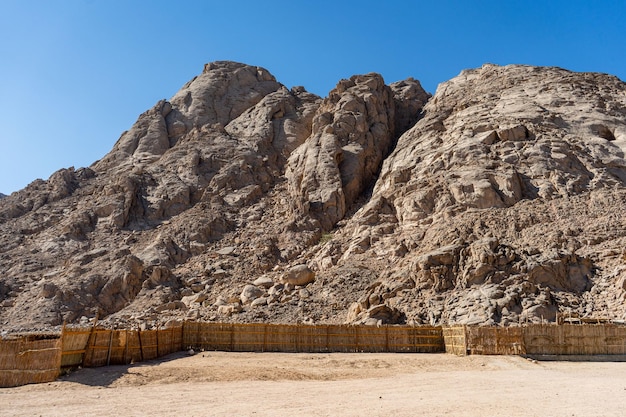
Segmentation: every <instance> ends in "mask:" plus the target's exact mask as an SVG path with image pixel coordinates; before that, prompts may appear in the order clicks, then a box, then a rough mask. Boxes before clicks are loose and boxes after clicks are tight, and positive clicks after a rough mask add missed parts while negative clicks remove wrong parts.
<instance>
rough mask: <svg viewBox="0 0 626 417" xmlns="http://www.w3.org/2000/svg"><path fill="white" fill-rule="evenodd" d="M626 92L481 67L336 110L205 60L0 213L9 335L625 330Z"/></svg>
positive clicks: (6, 201)
mask: <svg viewBox="0 0 626 417" xmlns="http://www.w3.org/2000/svg"><path fill="white" fill-rule="evenodd" d="M625 148H626V85H625V84H624V83H623V82H622V81H620V80H619V79H617V78H615V77H612V76H609V75H604V74H592V73H574V72H570V71H567V70H563V69H559V68H542V67H530V66H522V65H515V66H506V67H500V66H496V65H484V66H483V67H482V68H478V69H472V70H466V71H463V72H462V73H461V74H460V75H459V76H457V77H455V78H453V79H452V80H450V81H447V82H445V83H442V84H441V85H440V86H439V88H438V89H437V92H436V93H435V94H434V95H433V96H432V97H431V96H430V94H428V93H426V92H425V91H424V90H423V89H422V88H421V86H420V84H419V82H418V81H416V80H414V79H407V80H403V81H398V82H394V83H391V84H387V83H386V82H385V80H384V79H383V77H382V76H381V75H379V74H365V75H356V76H353V77H351V78H350V79H346V80H341V81H339V82H338V84H337V86H336V87H335V88H334V89H333V90H332V91H331V92H330V93H329V94H328V97H326V98H320V97H318V96H316V95H314V94H311V93H308V92H307V91H306V89H305V88H304V87H292V88H287V87H286V86H284V85H282V84H280V82H278V81H277V80H276V79H275V78H274V77H273V76H272V75H271V74H270V73H269V72H268V71H267V70H265V69H263V68H260V67H254V66H250V65H245V64H239V63H234V62H215V63H211V64H207V65H206V66H205V68H204V70H203V72H202V73H201V74H200V75H198V76H197V77H195V78H194V79H193V80H191V81H190V82H188V83H187V84H186V85H185V86H183V88H181V90H180V91H179V92H178V93H176V94H175V95H174V97H172V98H171V99H169V100H161V101H159V102H158V103H156V104H155V106H154V107H153V108H151V109H149V110H148V111H146V112H145V113H143V114H142V115H140V116H139V118H138V120H137V122H136V123H135V124H134V125H133V126H132V127H130V129H129V130H128V131H126V132H124V133H123V134H122V135H121V137H120V138H119V140H118V141H117V143H116V144H115V145H114V146H113V149H112V150H111V152H109V153H108V154H107V155H105V156H104V157H103V158H102V159H101V160H99V161H97V162H95V163H94V164H93V165H92V166H90V167H88V168H80V169H74V168H68V169H61V170H59V171H57V172H56V173H54V174H53V175H52V176H51V177H50V178H49V179H48V180H46V181H43V180H37V181H35V182H33V183H32V184H30V185H29V186H28V187H26V188H25V189H23V190H21V191H19V192H16V193H13V194H11V195H10V196H1V195H0V198H2V200H1V201H0V326H1V327H2V328H37V327H41V326H47V325H58V324H61V323H62V322H64V321H65V322H68V323H72V322H81V321H82V322H85V321H87V320H89V319H91V318H94V317H96V316H98V318H99V320H100V321H101V322H103V323H109V324H125V325H129V324H130V325H133V324H134V323H135V324H136V323H140V322H141V323H147V324H148V325H151V324H152V325H157V324H164V323H166V322H167V321H169V320H172V319H186V318H187V319H194V320H209V321H235V322H255V321H263V322H292V323H295V322H307V323H316V322H320V323H322V322H323V323H338V322H351V323H367V324H372V325H376V324H384V323H413V324H425V323H428V324H441V323H470V324H496V323H498V324H503V325H512V324H516V323H520V322H536V321H541V320H544V321H545V320H548V321H551V320H554V319H555V317H556V315H557V314H558V313H561V314H579V315H586V316H602V317H612V318H625V317H624V314H626V307H624V306H625V305H626V303H624V301H625V294H626V253H625V252H624V249H623V248H624V247H626V245H625V243H626V237H625V236H626V216H625V209H624V203H623V202H624V197H625V196H626V187H625V182H626V162H625V160H624V150H625Z"/></svg>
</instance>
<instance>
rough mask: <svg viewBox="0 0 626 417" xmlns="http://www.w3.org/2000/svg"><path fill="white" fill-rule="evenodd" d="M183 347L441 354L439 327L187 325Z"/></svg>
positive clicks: (252, 350)
mask: <svg viewBox="0 0 626 417" xmlns="http://www.w3.org/2000/svg"><path fill="white" fill-rule="evenodd" d="M183 335H184V336H183V346H185V347H192V348H196V349H205V350H225V351H232V352H311V353H315V352H443V351H444V345H443V337H442V334H441V328H439V327H399V326H398V327H394V326H382V327H368V326H347V325H317V326H311V325H281V324H264V323H255V324H225V323H196V322H186V323H185V326H184V330H183Z"/></svg>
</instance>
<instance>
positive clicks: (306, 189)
mask: <svg viewBox="0 0 626 417" xmlns="http://www.w3.org/2000/svg"><path fill="white" fill-rule="evenodd" d="M394 87H395V92H396V93H397V94H394V90H393V89H392V88H391V87H389V86H387V85H385V83H384V81H383V79H382V77H381V76H380V75H378V74H368V75H360V76H353V77H351V78H350V79H349V80H342V81H340V82H339V84H337V87H335V89H333V90H332V91H331V92H330V93H329V95H328V98H326V99H325V100H324V102H323V103H322V104H321V106H320V108H319V110H318V112H317V115H316V117H315V119H314V120H313V132H314V134H313V135H311V136H310V137H309V138H308V139H307V140H306V141H305V143H304V144H302V145H301V146H300V147H299V148H298V149H296V150H295V151H294V152H293V153H292V155H291V157H290V158H289V161H288V165H287V172H286V177H287V180H288V181H289V191H290V193H291V194H292V196H293V197H294V205H295V210H296V211H297V212H298V215H300V216H302V215H304V216H307V215H309V216H311V217H313V218H314V219H315V220H316V221H318V222H319V224H320V226H321V228H322V229H323V230H330V229H331V228H332V227H333V226H334V225H335V224H336V223H337V222H338V221H339V220H341V219H343V217H344V216H345V214H346V211H347V210H348V209H349V208H350V206H351V205H352V204H353V203H354V202H355V201H356V199H357V198H358V197H359V196H360V195H361V194H362V193H363V191H364V190H365V189H366V188H368V187H370V186H371V185H373V180H374V178H375V176H376V175H377V174H378V172H379V170H380V165H381V164H382V161H383V159H384V158H385V157H386V156H387V154H388V153H389V151H390V150H391V146H392V145H393V144H394V142H395V139H397V138H396V135H397V133H396V127H398V133H402V132H403V130H399V129H403V128H404V129H406V128H408V127H409V126H410V125H411V124H412V123H414V122H415V121H416V120H417V118H418V116H419V114H420V112H421V109H422V106H423V104H424V103H425V102H426V100H427V98H428V95H427V93H426V92H424V91H423V90H422V88H421V86H420V85H419V83H418V82H417V81H415V80H406V81H404V82H402V83H396V84H394ZM396 107H397V108H398V110H399V111H398V115H396Z"/></svg>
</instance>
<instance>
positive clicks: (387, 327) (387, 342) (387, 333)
mask: <svg viewBox="0 0 626 417" xmlns="http://www.w3.org/2000/svg"><path fill="white" fill-rule="evenodd" d="M385 352H387V353H389V325H388V324H385Z"/></svg>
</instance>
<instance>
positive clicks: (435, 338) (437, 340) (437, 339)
mask: <svg viewBox="0 0 626 417" xmlns="http://www.w3.org/2000/svg"><path fill="white" fill-rule="evenodd" d="M398 329H401V327H398ZM406 329H408V331H409V334H410V335H412V342H413V347H412V348H409V347H405V348H404V349H403V350H402V351H406V352H415V353H437V352H445V345H444V341H443V332H442V331H441V327H408V328H406Z"/></svg>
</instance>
